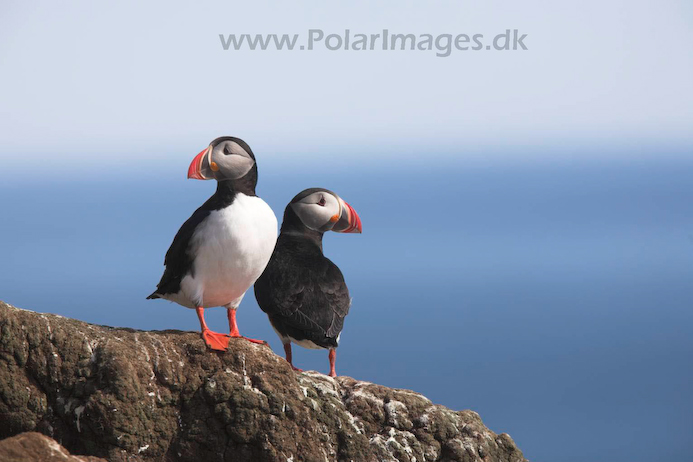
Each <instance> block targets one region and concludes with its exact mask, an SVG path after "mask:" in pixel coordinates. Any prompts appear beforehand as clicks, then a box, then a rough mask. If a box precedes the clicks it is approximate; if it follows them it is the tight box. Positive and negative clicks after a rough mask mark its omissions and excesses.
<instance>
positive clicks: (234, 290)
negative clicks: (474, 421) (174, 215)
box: [147, 136, 277, 351]
mask: <svg viewBox="0 0 693 462" xmlns="http://www.w3.org/2000/svg"><path fill="white" fill-rule="evenodd" d="M188 178H194V179H196V180H210V179H215V180H217V190H216V192H215V193H214V195H213V196H212V197H210V198H209V199H208V200H207V202H205V203H204V204H202V206H201V207H200V208H199V209H197V210H196V211H195V213H193V214H192V216H191V217H190V218H188V220H187V221H186V222H185V223H184V224H183V226H181V228H180V230H178V234H176V237H175V238H174V239H173V243H172V244H171V247H170V248H169V249H168V252H166V258H165V259H164V265H165V267H166V268H165V270H164V275H163V276H162V277H161V281H160V282H159V284H158V285H157V289H156V291H155V292H154V293H153V294H151V295H150V296H149V297H147V298H148V299H152V298H164V299H166V300H170V301H173V302H176V303H178V304H180V305H183V306H185V307H187V308H193V309H195V310H196V311H197V317H198V318H199V320H200V327H201V329H202V337H203V339H204V341H205V343H206V344H207V345H208V346H209V347H210V348H212V349H213V350H220V351H223V350H226V348H227V347H228V344H229V338H231V337H234V338H245V339H246V340H249V341H251V342H254V343H264V342H263V341H260V340H254V339H249V338H246V337H242V336H241V334H240V332H239V331H238V325H237V324H236V308H238V305H239V304H240V303H241V300H242V299H243V295H245V292H246V291H247V290H248V288H249V287H250V286H251V285H252V284H253V283H254V282H255V280H256V279H257V278H258V276H260V274H262V271H263V270H264V269H265V266H267V262H269V259H270V256H271V255H272V250H273V249H274V245H275V243H276V241H277V218H276V217H275V216H274V212H272V209H270V207H269V206H268V205H267V204H266V203H265V202H264V201H263V200H262V199H260V198H259V197H257V195H256V194H255V186H256V185H257V164H256V162H255V156H254V155H253V151H251V150H250V146H248V145H247V144H246V143H245V142H244V141H243V140H241V139H239V138H234V137H232V136H224V137H221V138H217V139H215V140H214V141H212V142H211V143H210V145H209V146H208V147H207V148H206V149H205V150H203V151H202V152H201V153H199V154H198V155H197V156H195V158H194V159H193V161H192V163H191V164H190V168H189V169H188ZM215 306H223V307H225V308H226V309H227V310H228V319H229V329H230V334H229V335H226V334H220V333H217V332H212V331H211V330H209V328H208V327H207V324H206V323H205V319H204V309H205V308H210V307H215Z"/></svg>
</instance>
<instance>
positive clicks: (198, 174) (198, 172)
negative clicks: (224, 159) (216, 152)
mask: <svg viewBox="0 0 693 462" xmlns="http://www.w3.org/2000/svg"><path fill="white" fill-rule="evenodd" d="M211 152H212V146H208V147H207V148H206V149H205V150H204V151H202V152H200V153H199V154H198V155H196V156H195V158H194V159H193V161H192V162H191V163H190V167H188V178H192V179H193V180H207V179H208V178H207V177H205V176H204V175H203V174H202V163H203V162H204V160H205V154H207V153H209V154H210V155H211Z"/></svg>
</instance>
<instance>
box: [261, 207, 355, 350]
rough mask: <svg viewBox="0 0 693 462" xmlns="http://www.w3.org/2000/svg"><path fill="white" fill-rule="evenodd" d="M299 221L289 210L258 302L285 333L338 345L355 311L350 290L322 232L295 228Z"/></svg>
mask: <svg viewBox="0 0 693 462" xmlns="http://www.w3.org/2000/svg"><path fill="white" fill-rule="evenodd" d="M297 220H298V217H296V215H295V213H293V211H292V210H291V209H290V208H287V211H286V212H285V214H284V222H283V223H282V232H281V234H280V235H279V239H278V240H277V245H276V247H275V249H274V253H273V254H272V258H271V259H270V262H269V264H268V265H267V268H266V269H265V271H264V273H262V276H260V278H259V279H258V280H257V281H256V282H255V298H256V299H257V302H258V305H260V308H261V309H262V311H264V312H265V313H267V315H268V316H269V319H270V322H271V323H272V325H273V326H274V328H275V329H276V330H277V331H278V332H279V333H280V334H283V335H286V336H289V337H291V338H293V339H295V340H299V341H300V340H310V341H312V342H313V343H315V344H316V345H318V346H321V347H323V348H332V347H336V346H337V337H338V336H339V333H340V332H341V331H342V327H343V325H344V318H345V317H346V315H347V313H349V305H350V304H351V300H350V298H349V289H347V286H346V283H345V282H344V277H343V276H342V272H341V271H340V270H339V268H337V266H336V265H335V264H334V263H332V262H331V261H330V260H329V259H328V258H326V257H325V256H324V255H323V253H322V233H318V232H315V231H310V230H308V229H306V228H305V227H303V229H299V228H300V227H298V226H296V227H294V226H292V225H296V221H297Z"/></svg>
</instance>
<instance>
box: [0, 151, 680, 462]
mask: <svg viewBox="0 0 693 462" xmlns="http://www.w3.org/2000/svg"><path fill="white" fill-rule="evenodd" d="M193 154H194V153H193ZM355 165H358V164H355ZM355 168H356V169H358V174H354V169H355ZM186 171H187V163H184V162H182V163H181V164H180V165H178V169H177V170H173V169H163V170H158V171H157V170H156V169H144V170H142V171H139V172H129V173H127V174H126V172H123V171H114V172H112V173H110V174H108V173H103V172H99V175H98V176H96V177H94V176H91V175H89V174H84V175H74V176H68V177H64V178H63V177H62V176H61V175H55V176H53V175H48V174H45V175H38V176H36V175H30V174H28V173H30V172H23V174H27V175H26V176H24V177H23V178H11V177H10V175H9V172H7V171H6V172H3V173H2V175H1V176H2V184H0V211H1V213H2V224H1V225H0V250H1V252H2V257H3V258H2V264H1V265H0V299H2V300H4V301H7V302H8V303H11V304H14V305H16V306H19V307H22V308H27V309H32V310H36V311H42V312H50V313H57V314H60V315H63V316H69V317H74V318H79V319H82V320H85V321H88V322H92V323H97V324H106V325H111V326H127V327H133V328H138V329H183V330H197V329H198V328H199V325H198V322H197V319H196V316H195V314H194V312H193V311H191V310H188V309H185V308H182V307H180V306H178V305H175V304H171V303H169V302H165V301H161V300H157V301H148V300H145V297H146V296H147V295H148V294H149V293H151V292H152V291H153V290H154V288H155V286H156V283H157V282H158V281H159V278H160V276H161V273H162V271H163V266H162V265H163V258H164V254H165V252H166V250H167V248H168V246H169V245H170V243H171V240H172V239H173V236H174V235H175V233H176V231H177V230H178V227H179V226H180V225H181V224H182V223H183V222H184V221H185V219H187V218H188V216H189V215H190V214H191V213H192V212H193V211H194V210H195V208H196V207H197V206H199V205H200V204H201V203H202V202H203V201H204V200H205V199H206V198H207V197H208V196H209V195H211V194H212V193H213V190H214V184H212V182H201V181H192V180H189V181H186V180H185V173H186ZM85 173H86V172H85ZM312 186H322V187H326V188H329V189H332V190H333V191H335V192H337V193H338V194H340V195H341V196H342V197H343V198H344V199H345V200H346V201H348V202H349V203H350V204H351V205H352V206H353V207H354V208H355V209H356V210H357V211H358V213H359V215H360V216H361V219H362V221H363V234H362V235H339V234H335V233H332V234H328V235H326V237H325V241H324V248H325V253H326V255H327V256H328V257H330V258H331V259H332V260H333V261H334V262H335V263H336V264H337V265H338V266H339V267H340V268H341V269H342V272H343V273H344V275H345V278H346V281H347V283H348V285H349V288H350V291H351V295H352V296H353V305H352V308H351V313H350V314H349V316H348V317H347V319H346V323H345V328H344V331H343V335H342V341H341V345H340V348H339V350H338V356H337V372H338V373H339V374H340V375H349V376H353V377H355V378H357V379H361V380H367V381H372V382H376V383H380V384H384V385H388V386H393V387H399V388H409V389H413V390H415V391H417V392H420V393H422V394H424V395H426V396H428V397H429V398H430V399H432V400H433V401H434V402H436V403H440V404H444V405H446V406H449V407H451V408H454V409H472V410H475V411H477V412H478V413H479V414H480V415H481V417H482V419H483V420H484V422H485V423H486V424H487V425H488V426H489V428H491V429H492V430H494V431H495V432H498V433H500V432H507V433H509V434H510V435H511V436H512V437H513V439H514V440H515V442H516V443H517V444H518V446H519V447H520V448H521V449H522V450H523V451H524V453H525V456H526V457H527V458H529V459H530V460H532V461H535V462H554V461H562V462H573V461H574V462H584V461H609V462H618V461H623V462H626V461H628V462H633V461H643V462H644V461H654V460H672V461H684V460H690V459H691V450H690V444H691V435H693V393H692V391H693V367H692V365H693V160H689V159H686V158H684V157H682V156H658V155H655V154H652V155H650V156H641V157H638V158H628V156H623V157H621V158H620V159H612V160H598V158H596V157H592V158H590V159H582V160H580V159H579V158H575V157H574V158H566V159H563V160H561V161H548V160H540V159H535V160H531V161H528V160H525V161H522V160H520V159H518V160H514V161H512V160H507V159H506V160H503V159H500V158H484V157H479V158H475V159H473V160H470V161H468V162H465V161H463V160H453V159H451V160H449V161H447V162H445V161H438V162H420V163H417V164H411V163H409V164H408V163H406V162H403V163H400V164H398V163H396V162H392V164H387V163H384V162H383V163H380V164H378V163H374V164H366V165H363V164H361V165H358V166H356V167H355V166H347V165H346V164H344V165H343V164H340V163H334V164H330V162H327V163H320V162H315V163H314V164H313V165H310V166H307V167H305V168H302V169H298V168H295V167H293V168H289V167H282V166H272V165H267V166H265V165H262V164H261V165H260V184H259V186H258V194H259V195H260V196H261V197H263V198H264V199H265V200H266V201H267V202H268V203H269V204H270V206H272V208H273V209H274V210H275V213H276V214H277V216H278V217H279V218H280V219H281V216H282V213H283V209H284V206H285V205H286V203H287V202H288V201H289V200H290V199H291V198H292V197H293V196H294V195H295V194H296V193H297V192H299V191H300V190H302V189H304V188H306V187H312ZM207 318H208V323H209V324H210V327H212V328H213V329H216V330H219V331H224V330H226V329H227V323H226V316H225V312H224V310H221V309H218V310H211V311H210V312H209V314H208V315H207ZM238 321H239V326H240V329H241V333H243V334H245V335H247V336H250V337H255V338H262V339H266V340H268V341H269V343H270V345H271V347H272V349H273V350H274V351H275V352H277V353H278V354H280V353H281V352H282V349H281V343H280V342H279V340H278V339H277V337H276V335H275V333H274V332H273V330H272V329H271V327H270V325H269V323H268V321H267V319H266V317H265V315H264V314H263V313H262V312H261V311H260V309H259V308H258V307H257V305H256V303H255V300H254V297H253V294H252V290H251V291H249V292H248V294H247V296H246V298H245V300H244V301H243V303H242V305H241V308H240V309H239V312H238ZM294 358H295V362H296V365H297V366H298V367H301V368H303V369H316V370H319V371H322V372H326V371H327V369H328V362H327V353H326V352H323V351H313V350H303V349H301V348H300V347H295V350H294Z"/></svg>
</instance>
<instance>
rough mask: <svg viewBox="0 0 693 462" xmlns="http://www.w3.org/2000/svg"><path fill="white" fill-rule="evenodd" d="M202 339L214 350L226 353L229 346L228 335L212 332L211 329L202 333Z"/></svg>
mask: <svg viewBox="0 0 693 462" xmlns="http://www.w3.org/2000/svg"><path fill="white" fill-rule="evenodd" d="M202 339H203V340H204V341H205V343H206V344H207V346H208V347H210V348H211V349H212V350H216V351H226V349H227V348H228V346H229V336H228V335H226V334H220V333H218V332H212V331H211V330H209V329H207V330H203V331H202Z"/></svg>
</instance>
